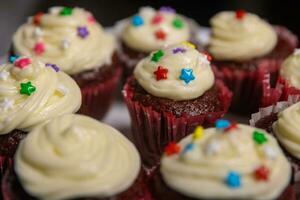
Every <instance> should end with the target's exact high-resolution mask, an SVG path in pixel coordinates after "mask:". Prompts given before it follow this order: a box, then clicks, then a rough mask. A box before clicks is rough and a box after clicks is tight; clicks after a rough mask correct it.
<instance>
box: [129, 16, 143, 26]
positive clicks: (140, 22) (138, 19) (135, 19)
mask: <svg viewBox="0 0 300 200" xmlns="http://www.w3.org/2000/svg"><path fill="white" fill-rule="evenodd" d="M131 24H132V25H133V26H136V27H138V26H142V25H143V24H144V20H143V18H142V17H141V16H139V15H135V16H133V17H132V19H131Z"/></svg>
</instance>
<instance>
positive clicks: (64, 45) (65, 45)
mask: <svg viewBox="0 0 300 200" xmlns="http://www.w3.org/2000/svg"><path fill="white" fill-rule="evenodd" d="M69 47H70V41H69V40H67V39H63V40H62V41H61V48H62V49H64V50H65V49H68V48H69Z"/></svg>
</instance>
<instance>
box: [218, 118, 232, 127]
mask: <svg viewBox="0 0 300 200" xmlns="http://www.w3.org/2000/svg"><path fill="white" fill-rule="evenodd" d="M230 125H231V123H230V122H229V121H228V120H226V119H218V120H217V121H216V122H215V126H216V128H217V129H226V128H228V127H229V126H230Z"/></svg>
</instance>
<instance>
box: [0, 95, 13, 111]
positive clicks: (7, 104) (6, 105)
mask: <svg viewBox="0 0 300 200" xmlns="http://www.w3.org/2000/svg"><path fill="white" fill-rule="evenodd" d="M14 103H15V101H14V100H13V99H8V98H4V100H3V101H2V103H1V108H2V110H4V111H7V110H9V109H11V108H13V107H14Z"/></svg>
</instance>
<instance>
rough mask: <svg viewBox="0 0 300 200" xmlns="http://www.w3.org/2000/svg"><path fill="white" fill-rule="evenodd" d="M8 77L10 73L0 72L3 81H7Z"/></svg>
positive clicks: (0, 78)
mask: <svg viewBox="0 0 300 200" xmlns="http://www.w3.org/2000/svg"><path fill="white" fill-rule="evenodd" d="M8 76H9V72H7V71H2V72H0V80H1V81H6V80H7V78H8Z"/></svg>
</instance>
